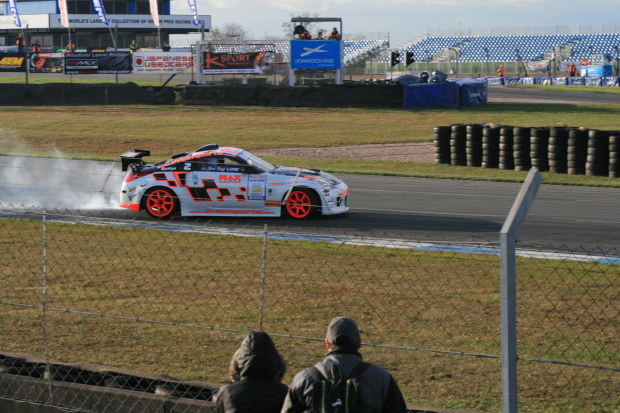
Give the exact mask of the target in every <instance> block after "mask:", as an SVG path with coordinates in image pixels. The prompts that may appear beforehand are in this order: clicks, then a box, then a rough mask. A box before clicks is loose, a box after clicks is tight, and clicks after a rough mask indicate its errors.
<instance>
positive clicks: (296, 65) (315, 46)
mask: <svg viewBox="0 0 620 413" xmlns="http://www.w3.org/2000/svg"><path fill="white" fill-rule="evenodd" d="M343 45H344V42H342V41H339V40H291V69H342V67H343V64H342V61H343V57H344V46H343Z"/></svg>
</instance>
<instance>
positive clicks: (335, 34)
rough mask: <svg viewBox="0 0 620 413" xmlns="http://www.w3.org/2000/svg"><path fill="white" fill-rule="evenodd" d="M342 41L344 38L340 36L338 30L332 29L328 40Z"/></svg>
mask: <svg viewBox="0 0 620 413" xmlns="http://www.w3.org/2000/svg"><path fill="white" fill-rule="evenodd" d="M341 39H342V36H341V35H340V33H338V29H336V28H335V27H334V28H333V29H332V31H331V32H330V33H329V35H328V36H327V40H341Z"/></svg>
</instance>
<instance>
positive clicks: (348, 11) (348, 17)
mask: <svg viewBox="0 0 620 413" xmlns="http://www.w3.org/2000/svg"><path fill="white" fill-rule="evenodd" d="M197 6H198V14H201V15H210V16H211V23H212V26H213V27H219V28H222V27H223V26H224V25H225V24H227V23H236V24H239V25H240V26H241V27H243V28H244V29H245V30H246V31H247V32H249V33H250V34H251V35H253V36H255V37H264V36H266V35H271V36H281V35H283V34H284V31H283V29H282V23H284V22H290V19H291V15H299V14H301V13H304V12H306V13H310V14H311V15H314V14H316V15H317V16H318V17H340V18H342V27H343V32H345V33H346V32H348V33H365V32H371V33H378V32H382V33H389V35H390V46H391V47H394V48H397V47H399V46H400V45H401V44H403V43H404V42H407V41H411V40H413V39H415V38H416V37H417V36H420V35H423V34H426V33H428V29H445V28H462V29H465V28H486V27H531V26H577V25H582V26H583V25H603V24H605V25H612V24H616V25H617V27H619V26H620V0H586V1H584V0H303V1H301V0H291V1H289V0H211V1H209V0H197ZM171 8H172V14H191V11H190V9H189V6H188V3H187V0H175V1H172V2H171ZM321 26H332V27H333V26H334V25H332V24H329V23H323V24H322V25H321ZM326 28H328V29H331V27H326ZM314 34H315V33H313V35H314Z"/></svg>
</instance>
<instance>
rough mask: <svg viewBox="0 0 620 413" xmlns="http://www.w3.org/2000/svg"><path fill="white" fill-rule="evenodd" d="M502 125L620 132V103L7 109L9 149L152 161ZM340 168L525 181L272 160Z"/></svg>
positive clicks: (3, 121)
mask: <svg viewBox="0 0 620 413" xmlns="http://www.w3.org/2000/svg"><path fill="white" fill-rule="evenodd" d="M459 123H461V124H468V123H497V124H503V125H514V126H558V125H567V126H570V127H585V128H590V129H604V130H620V106H612V105H608V106H604V105H601V106H592V105H581V106H580V105H536V104H530V105H520V104H514V105H484V106H469V107H463V108H459V109H429V110H418V111H408V110H388V109H385V110H366V109H339V110H334V109H311V108H270V107H219V106H218V107H212V106H208V107H205V106H140V105H128V106H112V105H111V106H103V107H101V106H61V107H48V106H33V107H28V108H27V109H24V108H21V107H0V125H2V126H1V127H0V143H1V144H2V147H1V149H0V152H1V153H3V154H13V155H25V156H64V157H71V158H83V159H100V160H118V159H119V155H120V154H121V153H123V152H126V151H129V150H132V149H134V148H140V149H149V150H150V151H151V153H152V157H151V158H149V160H151V161H155V160H163V159H167V158H168V157H169V156H170V155H171V154H173V153H177V152H180V151H185V150H193V149H195V148H197V147H199V146H202V145H204V144H205V143H211V142H215V143H219V144H220V145H226V146H237V147H240V148H244V149H247V150H250V151H252V150H261V149H270V148H291V147H337V146H350V145H360V144H381V143H409V142H430V141H432V140H433V128H434V127H435V126H440V125H451V124H459ZM270 160H271V161H273V162H275V163H278V164H291V165H295V166H307V167H308V166H313V167H319V168H323V169H325V170H328V171H332V172H343V173H367V174H390V175H403V176H423V177H430V178H450V179H479V180H498V181H502V180H504V181H514V180H516V181H519V180H522V179H523V177H524V176H525V174H523V173H518V172H515V171H500V170H497V169H483V168H467V167H451V166H447V165H433V164H422V163H413V162H396V161H382V160H373V159H346V160H345V159H338V160H329V159H306V158H295V159H273V158H272V159H270ZM544 178H545V182H547V183H558V184H566V185H598V186H611V187H618V186H620V180H619V179H618V178H605V177H589V176H577V175H559V174H555V175H554V174H544Z"/></svg>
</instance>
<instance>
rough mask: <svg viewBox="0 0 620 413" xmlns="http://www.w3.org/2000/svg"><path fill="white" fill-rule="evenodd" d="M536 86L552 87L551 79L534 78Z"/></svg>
mask: <svg viewBox="0 0 620 413" xmlns="http://www.w3.org/2000/svg"><path fill="white" fill-rule="evenodd" d="M534 84H535V85H550V84H551V78H550V77H542V76H541V77H535V78H534Z"/></svg>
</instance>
